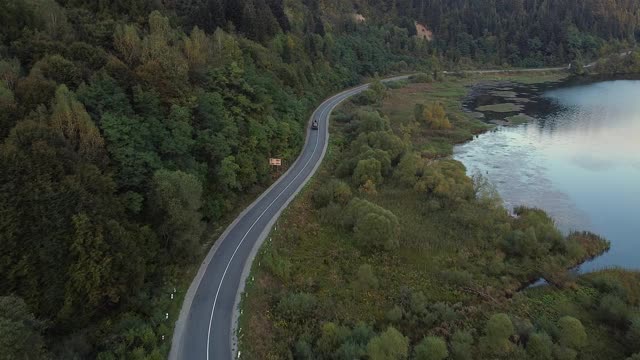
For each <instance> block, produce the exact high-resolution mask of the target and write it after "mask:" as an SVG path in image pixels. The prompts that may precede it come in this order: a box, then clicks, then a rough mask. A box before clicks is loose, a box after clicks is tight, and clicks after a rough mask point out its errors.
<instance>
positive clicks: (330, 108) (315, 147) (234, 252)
mask: <svg viewBox="0 0 640 360" xmlns="http://www.w3.org/2000/svg"><path fill="white" fill-rule="evenodd" d="M358 89H359V88H358ZM354 90H355V89H354ZM338 98H339V97H338ZM335 100H336V99H333V100H329V103H335V102H336V101H335ZM340 100H342V99H340ZM334 106H335V105H331V106H328V107H327V108H326V109H325V110H323V111H322V112H321V113H320V116H321V117H323V116H326V115H325V113H326V112H327V111H328V110H333V107H334ZM325 126H328V123H327V124H325ZM325 131H327V130H325ZM327 134H328V132H327ZM319 139H320V135H319V134H318V136H317V137H316V143H315V145H314V147H313V151H312V152H311V155H310V156H309V159H308V160H307V162H306V163H305V164H304V166H303V167H302V169H301V170H300V171H299V172H298V173H297V174H296V176H295V177H294V178H293V179H292V180H291V181H290V182H289V184H287V186H286V187H285V188H284V189H282V191H281V192H280V193H279V194H278V196H276V198H275V199H273V201H272V202H271V203H270V204H269V206H267V208H266V209H264V211H262V213H261V214H260V216H258V218H257V219H256V220H255V221H254V222H253V224H251V226H250V227H249V230H247V232H246V233H245V234H244V236H243V237H242V239H240V242H239V243H238V246H236V249H235V250H234V251H233V254H231V258H230V259H229V262H228V263H227V266H226V267H225V269H224V272H223V273H222V278H221V279H220V283H219V284H218V289H217V291H216V296H215V298H214V300H213V306H212V307H211V316H210V318H209V330H208V331H207V360H209V347H210V342H211V324H212V323H213V313H214V312H215V309H216V303H217V302H218V295H219V294H220V289H221V288H222V283H223V282H224V278H225V276H226V275H227V271H228V270H229V266H231V262H232V261H233V258H234V257H235V256H236V253H237V252H238V249H240V246H241V245H242V243H243V242H244V239H245V238H246V237H247V235H249V233H250V232H251V230H252V229H253V227H254V226H255V225H256V224H257V223H258V221H260V219H261V218H262V216H263V215H264V214H265V213H266V212H267V211H268V210H269V209H270V208H271V206H272V205H273V204H274V203H275V202H276V201H277V200H278V199H279V198H280V196H281V195H282V194H283V193H284V192H285V191H286V190H287V189H288V188H289V186H291V184H293V183H294V182H295V181H296V179H297V178H298V176H300V174H302V173H303V172H304V170H305V169H306V168H307V166H308V165H309V163H310V162H311V159H313V156H314V155H315V153H316V150H317V148H318V140H319Z"/></svg>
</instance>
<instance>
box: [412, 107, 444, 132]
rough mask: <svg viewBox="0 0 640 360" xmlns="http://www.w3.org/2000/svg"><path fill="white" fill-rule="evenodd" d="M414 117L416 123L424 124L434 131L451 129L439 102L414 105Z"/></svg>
mask: <svg viewBox="0 0 640 360" xmlns="http://www.w3.org/2000/svg"><path fill="white" fill-rule="evenodd" d="M414 117H415V120H416V121H417V122H419V123H425V124H427V125H428V126H429V127H430V128H431V129H434V130H446V129H451V128H452V126H451V122H450V121H449V118H448V117H447V113H446V112H445V110H444V106H442V103H440V102H434V103H431V104H428V105H424V104H416V105H415V107H414Z"/></svg>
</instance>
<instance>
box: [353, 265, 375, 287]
mask: <svg viewBox="0 0 640 360" xmlns="http://www.w3.org/2000/svg"><path fill="white" fill-rule="evenodd" d="M356 284H357V286H358V287H359V288H361V289H363V290H368V289H375V288H377V287H378V278H376V275H375V274H374V273H373V267H372V266H371V265H369V264H362V265H360V267H359V268H358V273H357V279H356Z"/></svg>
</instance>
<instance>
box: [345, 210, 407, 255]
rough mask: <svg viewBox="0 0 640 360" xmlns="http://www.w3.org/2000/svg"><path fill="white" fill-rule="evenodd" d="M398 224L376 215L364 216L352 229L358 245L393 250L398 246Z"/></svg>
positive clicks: (390, 219)
mask: <svg viewBox="0 0 640 360" xmlns="http://www.w3.org/2000/svg"><path fill="white" fill-rule="evenodd" d="M397 229H398V223H397V220H395V222H394V221H393V219H392V218H390V217H388V216H384V215H380V214H376V213H369V214H366V215H365V216H364V217H363V218H361V219H359V220H358V222H357V223H356V226H355V228H354V234H355V239H356V241H358V242H359V243H360V244H366V245H368V246H371V247H374V248H378V249H380V248H382V249H384V250H393V249H395V248H397V247H398V246H399V242H398V237H397V232H398V231H397Z"/></svg>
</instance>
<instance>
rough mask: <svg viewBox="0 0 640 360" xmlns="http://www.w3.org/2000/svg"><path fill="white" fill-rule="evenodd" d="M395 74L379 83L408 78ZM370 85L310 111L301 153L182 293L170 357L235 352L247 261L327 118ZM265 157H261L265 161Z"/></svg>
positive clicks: (221, 358)
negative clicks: (314, 125) (313, 126)
mask: <svg viewBox="0 0 640 360" xmlns="http://www.w3.org/2000/svg"><path fill="white" fill-rule="evenodd" d="M407 77H408V75H405V76H397V77H393V78H389V79H385V80H384V81H394V80H401V79H405V78H407ZM368 87H369V84H364V85H360V86H357V87H355V88H352V89H349V90H346V91H343V92H341V93H339V94H337V95H334V96H332V97H330V98H329V99H327V100H325V101H324V102H323V103H322V104H321V105H320V106H319V107H318V108H317V109H316V110H315V111H314V112H313V114H312V116H311V119H314V118H316V119H318V123H319V130H317V131H315V130H310V129H309V127H307V136H306V140H305V144H304V147H303V148H302V152H301V153H300V155H299V156H298V159H296V161H295V162H294V163H293V164H292V165H291V167H290V168H289V170H287V172H286V173H284V175H282V176H281V177H280V178H279V179H278V180H277V181H276V182H275V183H274V184H273V185H271V187H269V188H268V189H267V190H266V191H265V192H264V193H263V194H262V195H260V197H259V198H258V199H256V200H255V201H254V202H253V203H252V204H251V205H249V207H247V208H246V209H245V210H244V211H243V212H242V213H241V214H240V215H239V216H238V217H237V218H236V219H235V220H234V221H233V223H232V224H231V225H229V227H227V229H226V230H225V232H224V233H223V234H222V235H221V236H220V237H219V238H218V240H217V241H216V243H215V244H214V246H213V247H212V248H211V250H210V251H209V253H208V255H207V257H206V258H205V260H204V261H203V262H202V264H201V266H200V269H199V270H198V274H197V275H196V277H195V278H194V280H193V282H192V283H191V286H190V287H189V290H188V291H187V294H186V295H185V299H184V302H183V304H182V309H181V310H180V315H179V318H178V320H177V321H176V324H175V329H174V334H173V340H172V346H171V352H170V354H169V359H170V360H182V359H185V360H186V359H188V360H192V359H193V360H228V359H232V358H233V356H234V355H235V353H236V351H237V341H236V339H235V328H236V325H237V316H238V314H237V313H238V303H239V299H240V294H241V293H242V291H243V290H244V283H245V279H246V277H247V275H248V273H249V269H250V267H251V262H252V260H253V258H254V256H255V254H256V252H257V250H258V248H259V247H260V245H261V244H262V242H263V241H264V239H265V238H266V236H267V235H268V233H269V231H270V229H271V227H272V226H273V224H274V223H275V221H276V220H277V218H278V216H279V215H280V213H281V212H282V210H284V208H286V207H287V205H288V204H289V203H290V202H291V200H293V198H294V197H295V195H296V194H297V193H298V192H299V191H300V189H301V188H302V187H303V185H304V184H305V183H306V182H307V181H308V180H309V178H310V177H311V176H312V175H313V174H314V173H315V171H316V169H317V168H318V166H319V165H320V162H321V161H322V158H323V157H324V154H325V152H326V150H327V145H328V140H329V130H328V128H329V127H328V123H329V116H330V114H331V111H332V110H333V109H334V108H335V107H336V106H337V105H338V104H340V103H341V102H342V101H344V100H345V99H347V98H349V97H350V96H353V95H355V94H358V93H360V92H362V91H363V90H366V89H367V88H368ZM265 161H266V159H265Z"/></svg>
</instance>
